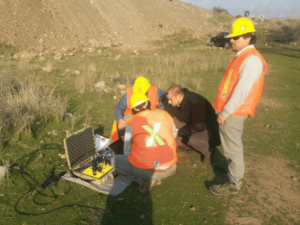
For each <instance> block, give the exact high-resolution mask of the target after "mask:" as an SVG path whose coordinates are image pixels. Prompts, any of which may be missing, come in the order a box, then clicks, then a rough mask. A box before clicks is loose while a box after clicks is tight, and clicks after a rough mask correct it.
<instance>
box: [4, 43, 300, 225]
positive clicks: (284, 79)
mask: <svg viewBox="0 0 300 225" xmlns="http://www.w3.org/2000/svg"><path fill="white" fill-rule="evenodd" d="M157 46H158V47H156V48H154V49H152V50H148V51H144V52H139V55H137V54H135V53H132V51H131V50H130V51H129V50H120V49H117V48H112V49H102V52H101V53H96V52H95V51H94V52H75V53H74V56H69V55H66V56H65V59H63V60H62V61H55V60H53V59H52V57H50V56H45V59H44V61H41V57H37V58H34V59H31V60H21V59H17V60H9V59H8V57H5V58H1V59H0V65H1V71H0V74H4V73H6V74H10V75H11V76H12V77H18V75H19V74H22V73H21V72H22V71H24V70H26V71H28V74H31V75H32V76H35V77H38V79H39V82H42V83H43V84H49V85H50V84H51V87H52V89H51V90H53V93H51V91H50V92H49V93H48V92H45V93H44V95H46V96H49V95H51V94H52V95H54V96H60V97H61V101H60V102H59V103H57V105H60V104H63V103H64V101H65V100H66V101H67V102H68V108H67V109H66V111H67V112H71V113H72V114H73V115H74V117H73V118H70V117H67V116H65V117H63V118H61V119H60V118H59V117H58V118H56V117H55V116H54V115H52V114H49V116H47V120H45V119H41V118H40V117H39V116H37V117H36V119H34V120H33V121H31V124H29V125H28V126H27V129H25V131H20V132H19V134H18V135H16V132H11V133H9V134H5V136H3V138H2V146H1V147H0V154H1V158H2V164H5V165H8V164H14V167H13V168H14V171H12V172H10V173H9V176H8V177H7V178H5V179H3V180H2V181H1V186H0V194H1V195H0V220H1V223H2V224H24V225H25V224H202V223H207V224H224V223H226V220H225V217H226V215H227V212H228V209H229V205H230V204H231V203H232V201H233V200H234V196H224V197H218V196H214V195H212V194H211V193H210V192H209V191H208V190H207V189H206V188H205V186H204V181H205V180H207V179H212V178H213V173H212V171H211V167H210V165H209V164H201V163H200V160H199V156H198V155H197V154H196V153H182V152H179V162H178V169H177V172H176V174H175V175H173V176H171V177H169V178H168V179H166V180H164V181H163V184H162V185H161V186H158V187H155V188H154V189H153V190H152V191H151V192H150V193H148V194H140V193H139V192H138V191H137V186H138V185H137V184H136V183H133V184H132V185H130V186H129V187H128V188H127V189H126V190H125V191H124V192H123V193H122V194H120V195H119V196H117V197H112V196H106V195H103V194H99V193H97V192H95V191H92V190H90V189H87V188H85V187H82V186H80V185H77V184H73V183H69V182H66V181H60V182H59V183H58V185H56V186H52V185H49V186H47V187H46V188H45V189H43V188H42V187H40V186H39V185H38V184H41V183H43V181H44V180H45V179H46V177H47V175H48V173H49V171H50V170H51V169H52V168H53V167H54V166H56V174H58V173H59V172H61V171H63V170H66V169H67V164H66V160H65V159H60V157H59V156H58V154H64V147H63V144H62V143H63V139H64V138H65V137H66V135H65V130H70V131H71V132H73V131H76V130H79V129H81V128H82V124H83V123H86V124H89V125H91V126H93V128H94V130H95V133H98V134H104V135H106V136H108V135H109V133H110V129H111V124H112V122H113V119H114V115H113V111H114V107H115V105H116V104H117V102H118V100H119V99H120V98H121V97H122V95H123V92H122V91H123V90H120V89H118V87H117V86H116V84H115V83H113V78H114V77H130V78H136V77H138V76H141V75H143V76H145V77H147V78H148V79H149V80H150V83H151V84H153V85H155V86H158V87H160V88H162V89H167V88H168V87H169V86H170V85H172V84H180V85H181V86H183V87H187V88H189V89H190V90H192V91H195V92H197V93H200V94H202V95H203V96H205V97H206V98H207V99H208V100H210V101H211V102H213V101H214V98H215V96H216V92H217V88H218V85H219V83H220V81H221V78H222V76H223V73H224V71H225V69H226V67H227V65H228V63H229V61H230V60H231V58H232V57H234V54H233V53H232V52H231V51H230V50H225V49H222V50H220V49H218V48H214V49H207V46H206V45H205V44H204V43H203V41H190V42H179V43H175V44H173V45H171V44H165V45H164V48H161V46H160V45H157ZM259 50H260V52H261V53H262V54H263V56H264V57H265V59H266V60H267V63H268V65H269V69H268V73H267V75H266V81H265V88H264V92H263V98H262V101H261V103H259V107H258V109H257V111H256V116H255V117H254V119H249V120H247V122H246V125H245V134H244V144H245V155H246V160H247V156H249V154H259V155H262V156H268V155H279V156H281V155H285V157H287V158H289V159H291V160H293V162H294V164H291V166H290V167H291V168H292V169H293V170H295V171H297V173H299V172H300V169H299V167H295V166H293V165H299V162H300V156H299V154H298V151H299V148H300V146H299V144H300V140H299V128H298V123H299V118H300V117H299V112H300V106H299V101H298V100H297V99H298V98H297V97H298V95H297V93H298V91H297V90H299V85H300V84H299V82H300V80H299V73H298V71H299V58H300V50H299V48H297V47H295V46H293V47H291V46H287V45H280V44H278V43H269V45H268V47H265V46H264V45H263V44H261V45H259ZM5 51H6V50H5ZM119 55H121V57H120V58H119V57H118V56H119ZM118 58H119V59H118ZM43 68H45V69H43ZM75 70H78V71H80V74H79V75H78V74H75V73H74V71H75ZM47 71H49V72H47ZM24 76H26V74H25V75H24ZM98 81H105V82H106V85H107V86H109V87H110V88H111V89H109V90H108V92H107V93H105V92H106V91H100V90H97V89H95V88H94V84H95V83H96V82H98ZM39 85H41V84H39ZM127 86H130V84H127ZM52 108H55V106H53V107H52ZM51 115H52V116H51ZM271 126H272V129H271V128H270V127H271ZM11 129H12V130H15V131H18V129H19V128H18V127H15V128H11ZM26 130H27V131H26ZM0 164H1V161H0ZM241 195H247V193H246V191H245V190H242V191H241ZM287 204H288V203H287ZM245 212H247V211H245ZM237 213H238V214H239V215H243V213H244V209H243V208H238V211H237ZM259 216H261V217H262V218H264V220H263V221H264V223H265V224H274V223H273V222H272V221H274V220H276V221H279V223H278V224H280V221H286V219H287V221H289V223H293V222H296V221H295V220H294V221H293V220H291V219H289V217H288V216H287V215H286V216H282V217H280V216H279V217H278V218H275V219H274V218H271V219H270V218H268V217H264V215H259V214H258V215H257V217H259ZM284 219H285V220H284ZM281 224H282V223H281Z"/></svg>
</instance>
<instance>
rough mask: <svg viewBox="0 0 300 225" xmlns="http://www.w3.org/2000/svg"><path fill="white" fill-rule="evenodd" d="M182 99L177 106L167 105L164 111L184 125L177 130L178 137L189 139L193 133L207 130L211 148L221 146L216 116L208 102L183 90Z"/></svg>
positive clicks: (185, 89) (195, 94) (200, 96)
mask: <svg viewBox="0 0 300 225" xmlns="http://www.w3.org/2000/svg"><path fill="white" fill-rule="evenodd" d="M183 91H184V98H183V100H182V102H181V103H180V105H179V106H175V107H173V106H172V105H170V104H169V105H167V107H166V108H165V110H166V111H167V112H168V113H169V114H170V115H171V116H172V117H176V118H177V119H178V120H179V121H180V122H184V123H186V125H185V126H184V127H182V128H180V129H179V130H178V136H180V137H189V136H191V135H192V134H194V133H197V132H201V131H204V130H206V129H207V131H208V134H209V145H210V146H211V147H213V146H218V145H220V144H221V140H220V134H219V124H218V122H217V115H216V114H215V110H214V108H213V106H212V105H211V104H210V102H209V101H208V100H207V99H206V98H204V97H203V96H202V95H199V94H197V93H194V92H191V91H189V90H188V89H187V88H183Z"/></svg>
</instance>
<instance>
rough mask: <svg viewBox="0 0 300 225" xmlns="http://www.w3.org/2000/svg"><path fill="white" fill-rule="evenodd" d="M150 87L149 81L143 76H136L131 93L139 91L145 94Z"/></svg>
mask: <svg viewBox="0 0 300 225" xmlns="http://www.w3.org/2000/svg"><path fill="white" fill-rule="evenodd" d="M149 87H150V83H149V81H148V80H147V79H146V78H145V77H138V78H136V80H135V81H134V84H133V93H136V92H141V93H143V94H145V93H146V92H147V91H148V89H149Z"/></svg>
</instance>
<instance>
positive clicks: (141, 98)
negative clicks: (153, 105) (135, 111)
mask: <svg viewBox="0 0 300 225" xmlns="http://www.w3.org/2000/svg"><path fill="white" fill-rule="evenodd" d="M147 101H149V99H148V98H147V96H146V95H144V94H143V93H141V92H136V93H134V94H133V95H132V96H131V98H130V104H131V108H135V107H137V106H139V105H141V104H143V103H145V102H147Z"/></svg>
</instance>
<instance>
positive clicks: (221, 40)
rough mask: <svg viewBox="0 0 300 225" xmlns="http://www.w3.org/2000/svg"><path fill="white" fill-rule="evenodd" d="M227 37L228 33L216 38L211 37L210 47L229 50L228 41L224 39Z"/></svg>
mask: <svg viewBox="0 0 300 225" xmlns="http://www.w3.org/2000/svg"><path fill="white" fill-rule="evenodd" d="M227 35H229V32H222V33H220V34H219V35H217V36H216V37H212V38H211V39H210V45H211V46H217V47H225V48H230V39H229V38H225V37H226V36H227Z"/></svg>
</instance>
